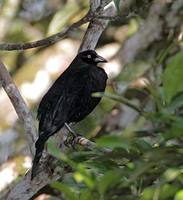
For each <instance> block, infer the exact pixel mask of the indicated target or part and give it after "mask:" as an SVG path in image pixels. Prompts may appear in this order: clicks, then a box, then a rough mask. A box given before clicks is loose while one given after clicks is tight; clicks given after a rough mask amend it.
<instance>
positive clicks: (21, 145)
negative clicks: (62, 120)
mask: <svg viewBox="0 0 183 200" xmlns="http://www.w3.org/2000/svg"><path fill="white" fill-rule="evenodd" d="M116 2H117V5H118V6H117V8H118V9H119V10H118V14H119V15H123V16H126V18H125V20H124V18H122V17H121V18H120V17H119V18H118V19H116V20H112V21H111V22H110V23H109V26H108V27H107V29H106V30H105V31H104V32H103V34H102V36H101V38H100V41H99V43H98V45H97V52H98V53H99V54H100V55H101V56H103V57H104V58H106V59H108V60H109V63H107V64H105V65H104V66H103V67H104V69H105V70H106V72H107V74H108V76H109V81H108V87H107V93H110V94H115V95H119V96H118V97H120V96H122V95H124V96H125V97H126V98H127V99H129V100H131V101H132V102H133V103H134V104H135V105H136V106H139V107H141V108H146V109H147V110H148V111H154V110H156V111H157V109H158V108H157V104H159V107H161V108H163V106H164V104H163V102H164V100H163V98H164V97H162V96H161V91H162V87H161V86H162V84H161V81H162V80H161V77H162V74H163V70H164V69H165V66H166V64H167V61H168V62H169V60H168V57H171V56H173V55H174V54H175V53H177V52H179V51H181V50H182V37H181V34H182V29H179V34H177V37H176V38H174V39H172V36H171V35H170V39H168V38H167V35H168V34H167V35H166V36H165V38H161V39H160V42H159V44H153V45H152V47H154V49H156V50H155V51H153V48H152V49H147V50H146V51H145V52H143V53H142V54H141V55H139V58H138V59H137V60H135V61H134V62H133V63H131V64H130V65H129V66H128V67H126V68H124V70H123V71H122V73H121V70H122V69H123V63H122V61H121V55H120V51H121V48H122V47H123V44H124V43H125V41H126V40H127V39H128V38H130V37H131V36H133V34H135V33H136V32H137V31H138V28H139V26H140V25H141V24H142V23H143V22H144V21H145V19H146V18H147V16H148V14H149V8H150V6H151V5H152V2H153V1H150V0H149V1H148V0H146V1H129V2H130V3H128V4H127V5H126V7H125V10H123V9H124V7H122V6H121V5H122V3H125V1H122V3H121V4H120V3H119V1H116ZM120 6H121V7H120ZM88 8H89V4H88V1H86V0H24V1H21V0H0V42H1V43H4V42H7V43H10V42H12V43H14V42H15V43H22V42H28V41H36V40H39V39H42V38H45V37H47V36H50V35H52V34H55V33H57V32H59V31H61V30H64V28H66V27H68V26H69V25H71V24H73V23H74V22H76V21H77V20H79V19H80V18H82V17H83V16H84V15H85V14H86V13H87V11H88ZM121 13H122V14H121ZM181 26H182V23H180V27H181ZM86 28H87V26H86V25H84V26H81V27H79V28H78V29H77V30H74V31H72V32H71V33H69V35H67V37H65V39H63V40H61V41H60V42H57V43H56V44H54V45H52V46H49V47H42V48H35V49H29V50H26V51H11V52H10V51H9V52H8V51H0V57H1V59H2V60H3V62H4V63H5V64H6V66H7V68H8V70H9V72H10V74H11V75H12V77H13V80H14V81H15V83H16V85H17V86H18V88H19V90H20V92H21V95H22V96H23V98H24V100H25V101H26V103H27V105H28V106H29V108H30V109H31V111H32V112H33V115H34V116H35V117H36V112H37V106H38V104H39V101H40V99H41V97H42V96H43V95H44V93H45V92H46V91H47V90H48V88H49V86H50V85H51V84H52V83H53V81H54V80H55V79H56V78H57V77H58V76H59V75H60V74H61V73H62V72H63V71H64V70H65V69H66V67H67V66H68V65H69V64H70V62H71V61H72V59H73V58H74V57H75V55H76V54H77V50H78V48H79V45H80V44H81V41H82V37H83V35H84V33H85V30H86ZM180 30H181V31H180ZM167 31H169V30H167ZM173 37H174V35H173ZM179 37H180V38H179ZM175 41H176V42H175ZM155 46H156V47H155ZM170 46H171V48H170V50H168V48H169V47H170ZM159 55H160V56H161V57H160V58H161V59H159V57H158V56H159ZM182 57H183V56H181V59H182ZM155 58H156V60H155ZM158 59H159V60H158ZM158 61H160V62H158ZM180 65H182V66H183V62H182V60H181V62H180ZM150 84H152V85H153V86H155V88H153V89H154V90H153V89H152V88H151V89H149V88H148V89H147V87H148V86H149V85H150ZM177 84H179V83H177ZM179 92H180V91H179ZM150 94H154V95H150ZM150 96H153V98H154V99H153V98H151V97H150ZM157 96H158V97H157ZM111 98H112V97H111V96H110V95H109V98H103V100H102V102H101V103H100V104H99V106H98V107H97V108H96V109H95V110H94V111H93V112H92V113H91V114H90V116H88V117H87V118H86V119H85V120H84V121H82V122H80V123H79V124H77V125H76V126H75V129H76V130H77V131H78V132H79V133H82V134H83V135H85V136H86V137H87V138H90V139H94V138H95V139H96V138H99V137H101V136H103V135H111V134H112V135H117V136H120V135H121V132H122V131H123V130H125V131H126V139H124V140H123V141H125V142H122V143H120V144H118V143H119V142H117V141H116V140H114V141H113V142H114V143H113V144H111V143H110V142H109V140H104V141H102V142H101V143H100V144H101V145H103V144H104V146H105V145H107V146H109V147H111V146H112V148H117V149H118V148H122V149H123V150H124V149H125V151H128V150H129V149H131V148H132V146H134V148H137V149H138V151H139V152H141V153H142V154H143V152H144V151H146V150H145V149H148V150H149V149H151V148H154V147H159V146H161V145H164V146H166V144H167V142H168V143H169V144H176V145H178V144H182V131H183V127H182V126H181V127H180V126H179V128H180V129H179V131H178V133H179V134H178V133H177V132H176V134H177V135H178V136H179V137H178V138H179V140H178V141H177V140H176V139H177V135H176V137H175V138H174V134H173V136H172V137H168V139H167V137H165V138H164V136H163V135H161V134H162V132H161V131H160V132H158V134H157V135H156V136H154V135H153V134H154V133H153V131H152V135H151V133H150V136H149V135H148V136H149V137H147V135H145V137H143V136H144V135H142V137H141V138H140V139H137V140H136V141H138V142H139V144H138V145H136V146H135V145H134V143H133V142H132V143H131V142H130V143H128V142H129V141H128V138H129V137H131V136H132V135H131V133H132V132H134V131H136V130H139V129H140V130H142V129H143V130H145V131H147V130H150V129H152V128H154V127H158V129H159V128H160V127H161V128H163V131H164V132H166V133H167V132H168V126H167V127H166V123H167V121H163V120H165V117H164V118H163V117H162V115H161V117H160V114H162V113H161V112H160V110H161V109H159V110H158V111H157V112H156V114H157V115H156V116H155V115H154V116H152V118H151V119H152V120H151V122H149V121H146V120H145V119H144V118H143V119H142V117H139V114H138V113H137V112H136V111H135V110H134V109H132V108H129V107H128V106H126V105H124V104H121V103H120V102H122V100H120V99H118V100H117V101H113V100H111ZM157 99H161V100H162V101H161V100H160V102H159V101H158V100H157ZM157 102H158V103H157ZM179 102H182V98H181V100H180V101H179ZM156 103H157V104H156ZM160 104H161V105H160ZM180 104H181V106H182V105H183V104H182V103H180ZM0 105H1V108H0V109H1V112H0V191H1V192H2V194H3V193H5V192H6V191H7V190H8V188H10V187H11V186H12V185H13V184H14V183H16V181H17V180H19V178H20V177H21V176H23V175H24V174H25V172H26V171H27V170H28V169H29V168H30V167H31V157H30V154H29V150H28V145H27V144H26V140H25V134H24V131H23V128H22V125H21V124H20V122H19V120H18V118H17V115H16V113H15V111H14V108H13V106H12V105H11V102H10V100H9V99H8V97H7V95H6V93H5V92H4V90H3V89H2V88H1V89H0ZM181 106H179V107H178V109H180V108H182V107H181ZM174 111H175V110H174ZM174 111H173V113H174V114H175V112H174ZM179 111H180V110H179ZM176 112H178V111H177V107H176ZM158 114H159V115H158ZM168 114H172V113H171V112H170V113H168ZM178 118H179V119H181V118H180V113H179V112H178ZM155 119H156V120H155ZM166 119H167V118H166ZM153 120H154V121H153ZM161 120H162V123H163V125H164V126H162V124H160V123H159V121H161ZM152 122H153V123H152ZM180 124H181V123H180V121H179V125H180ZM170 127H172V126H170ZM126 128H128V129H126ZM176 128H177V127H176ZM142 132H143V131H142ZM142 132H141V134H142ZM147 132H148V131H147ZM143 134H144V133H143ZM170 135H171V134H170ZM170 135H169V136H170ZM140 136H141V135H140ZM137 138H139V136H138V137H137ZM170 139H172V140H170ZM115 141H116V143H115ZM160 143H161V144H160ZM146 145H147V146H146ZM137 149H136V150H137ZM136 150H134V149H133V151H136ZM182 152H183V151H182ZM182 152H180V151H179V153H180V154H182ZM139 154H140V153H139ZM157 154H158V153H156V152H154V154H153V153H152V155H151V156H152V157H153V156H154V155H157ZM114 155H115V156H116V158H117V161H115V162H117V164H116V165H115V164H114V163H110V164H111V165H114V166H113V167H112V169H114V168H115V166H117V165H120V167H121V166H122V165H125V166H126V167H127V168H128V170H129V171H133V172H134V173H135V172H138V173H139V171H138V170H139V167H138V168H135V167H134V166H136V163H135V162H134V163H133V162H132V161H131V157H127V158H125V161H124V160H123V161H122V160H121V163H120V162H119V154H118V153H117V154H114ZM175 155H176V153H175ZM162 157H163V158H165V157H166V153H165V152H162ZM162 157H161V156H160V157H159V158H158V159H162ZM168 157H169V154H168V155H167V159H168ZM121 159H122V158H121ZM147 159H148V158H147ZM179 159H180V155H179V156H178V157H177V160H176V161H175V163H176V162H177V165H176V166H174V167H172V166H170V168H168V166H167V168H161V167H160V168H161V169H159V171H158V172H157V171H156V173H155V172H154V171H151V170H150V169H149V168H148V170H149V171H143V172H142V174H143V173H144V174H143V175H144V176H145V178H144V179H148V176H150V175H152V174H153V173H155V174H156V176H155V177H153V176H150V178H149V183H146V184H145V185H144V184H143V180H140V181H141V182H136V178H137V177H135V175H134V177H133V178H134V185H131V186H129V187H128V186H124V185H123V186H122V188H123V189H124V188H125V187H128V190H127V191H126V193H125V194H123V195H127V194H128V195H127V196H122V194H121V193H120V189H119V188H120V184H119V185H118V186H119V188H118V189H119V190H117V191H116V192H117V196H118V198H112V197H113V196H114V194H113V193H110V191H109V194H110V195H111V199H122V197H123V199H125V200H127V199H128V197H129V194H130V195H131V198H129V199H135V197H138V198H140V196H141V198H142V199H144V200H146V199H147V200H148V199H149V200H151V199H152V200H158V199H166V200H168V199H173V198H174V200H183V193H181V194H182V196H181V197H180V198H178V197H176V195H177V196H178V195H179V196H180V191H181V192H182V191H183V190H181V188H182V186H181V185H182V184H183V177H182V176H183V174H182V173H183V171H182V170H183V168H182V167H180V166H182V164H183V163H181V162H180V160H179ZM181 159H182V158H181ZM127 160H128V161H130V162H129V163H128V162H127ZM165 160H166V159H165ZM138 161H139V160H138ZM156 161H157V160H156ZM104 162H106V165H108V163H107V161H104ZM144 162H145V161H144ZM170 162H171V161H170ZM127 163H128V164H127ZM165 163H166V164H167V162H165ZM165 163H164V164H165ZM141 164H142V167H140V168H141V169H143V170H144V168H143V167H144V165H143V164H144V163H140V161H139V162H138V164H137V165H139V166H141ZM104 166H105V164H104ZM95 167H97V166H95ZM118 167H119V166H118ZM110 170H111V168H110ZM128 170H127V172H129V171H128ZM135 170H137V171H135ZM154 170H155V169H154ZM166 170H169V171H166ZM171 170H173V171H171ZM104 171H105V170H104ZM127 172H126V175H127V176H128V173H127ZM146 172H147V173H146ZM164 172H167V174H168V173H169V174H168V175H167V176H168V178H167V179H168V181H167V179H166V181H167V182H168V183H167V182H166V181H165V180H164V182H163V181H162V182H163V183H162V185H163V184H164V185H163V186H165V188H164V189H162V188H161V187H160V186H162V185H161V184H160V182H158V180H160V179H159V177H161V175H162V174H163V173H164ZM124 173H125V172H124ZM138 173H137V174H138ZM145 173H146V174H145ZM151 173H152V174H151ZM176 173H177V174H176ZM157 174H158V175H157ZM123 176H125V175H124V174H123ZM137 176H138V177H139V174H138V175H137ZM171 177H173V178H171ZM178 177H179V178H178ZM161 178H162V177H161ZM76 179H77V178H76ZM109 179H110V176H109ZM169 180H171V181H172V183H171V184H169ZM110 181H111V185H112V186H114V184H113V182H115V181H112V180H110ZM137 181H139V180H138V179H137ZM156 181H157V182H156ZM174 181H175V184H174ZM155 183H159V184H160V186H159V187H158V186H157V185H156V184H155ZM140 184H142V185H140ZM109 185H110V184H109ZM172 185H173V186H172ZM156 186H157V188H159V190H156ZM147 188H148V189H147ZM167 188H168V189H167ZM145 189H147V190H146V191H145ZM161 189H162V190H163V192H164V193H163V194H164V195H165V191H164V190H166V191H168V190H169V191H170V190H171V192H170V193H169V196H168V195H167V196H166V195H165V196H163V194H161V195H162V196H161V195H160V196H158V194H157V193H158V192H159V193H161V191H162V190H161ZM106 190H107V189H106ZM113 191H115V190H114V189H113ZM121 191H123V190H122V189H121ZM143 191H145V194H144V195H143V196H142V192H143ZM128 192H129V193H128ZM155 192H156V193H155ZM178 192H179V193H178ZM154 194H155V195H156V196H158V198H156V196H153V195H154ZM148 195H150V196H148ZM160 197H161V198H160ZM49 198H50V197H49V196H46V195H43V196H42V197H39V199H49ZM138 198H137V199H138ZM104 199H107V197H106V198H104Z"/></svg>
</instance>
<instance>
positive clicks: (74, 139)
mask: <svg viewBox="0 0 183 200" xmlns="http://www.w3.org/2000/svg"><path fill="white" fill-rule="evenodd" d="M80 136H81V135H80V134H76V135H73V134H72V137H68V138H67V139H66V140H65V142H64V144H65V146H66V147H72V148H73V149H74V150H76V147H75V145H76V144H77V143H78V138H79V137H80Z"/></svg>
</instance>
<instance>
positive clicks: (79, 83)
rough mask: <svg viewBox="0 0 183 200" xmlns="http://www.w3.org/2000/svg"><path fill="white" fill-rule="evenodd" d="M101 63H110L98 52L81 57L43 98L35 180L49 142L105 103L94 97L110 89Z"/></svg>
mask: <svg viewBox="0 0 183 200" xmlns="http://www.w3.org/2000/svg"><path fill="white" fill-rule="evenodd" d="M99 62H106V60H105V59H104V58H102V57H101V56H99V55H98V54H96V52H95V51H94V50H87V51H83V52H81V53H79V54H78V55H77V56H76V58H75V59H74V60H73V61H72V63H71V64H70V66H69V67H68V68H67V69H66V70H65V71H64V72H63V74H61V76H60V77H59V78H58V79H57V80H56V81H55V83H54V84H53V85H52V86H51V88H50V89H49V90H48V92H47V93H46V94H45V95H44V97H43V98H42V100H41V102H40V105H39V108H38V120H39V138H38V140H37V141H36V144H35V147H36V154H35V158H34V161H33V167H32V178H33V177H34V176H35V173H36V169H37V165H38V163H39V160H40V158H41V155H42V152H43V149H44V144H45V142H46V141H47V140H48V138H49V137H50V136H51V135H53V134H55V133H56V132H57V131H59V130H60V129H61V128H62V127H63V126H64V123H71V122H79V121H81V120H82V119H84V118H85V117H86V116H87V115H88V114H89V113H90V112H91V111H92V110H93V109H94V108H95V107H96V105H97V104H98V103H99V101H100V100H101V98H97V97H92V96H91V94H92V93H94V92H103V91H104V90H105V87H106V81H107V74H106V73H105V71H104V70H103V69H102V68H100V67H97V63H99Z"/></svg>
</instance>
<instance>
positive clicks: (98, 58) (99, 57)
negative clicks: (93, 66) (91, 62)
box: [95, 55, 107, 63]
mask: <svg viewBox="0 0 183 200" xmlns="http://www.w3.org/2000/svg"><path fill="white" fill-rule="evenodd" d="M95 62H96V63H100V62H102V63H105V62H107V60H106V59H105V58H103V57H102V56H99V55H97V57H96V58H95Z"/></svg>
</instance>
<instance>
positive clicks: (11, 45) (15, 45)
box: [0, 12, 92, 51]
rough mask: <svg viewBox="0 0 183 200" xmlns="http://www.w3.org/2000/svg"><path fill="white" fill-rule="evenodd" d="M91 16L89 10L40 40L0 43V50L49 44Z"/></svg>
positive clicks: (21, 48)
mask: <svg viewBox="0 0 183 200" xmlns="http://www.w3.org/2000/svg"><path fill="white" fill-rule="evenodd" d="M91 16H92V14H91V12H88V14H87V15H86V16H85V17H83V18H82V19H80V20H79V21H77V22H75V23H74V24H72V25H71V26H70V27H68V28H66V29H65V30H63V31H61V32H58V33H56V34H54V35H51V36H49V37H47V38H44V39H41V40H37V41H34V42H27V43H2V44H0V50H4V51H13V50H25V49H31V48H37V47H43V46H49V45H52V44H55V43H56V42H58V41H60V40H62V39H63V38H64V37H66V36H67V34H68V33H69V32H71V31H73V30H75V29H77V28H78V27H80V26H81V25H83V24H85V23H87V22H89V21H90V20H91Z"/></svg>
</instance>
